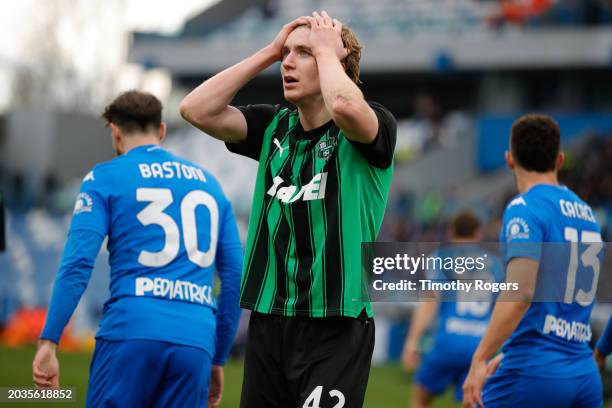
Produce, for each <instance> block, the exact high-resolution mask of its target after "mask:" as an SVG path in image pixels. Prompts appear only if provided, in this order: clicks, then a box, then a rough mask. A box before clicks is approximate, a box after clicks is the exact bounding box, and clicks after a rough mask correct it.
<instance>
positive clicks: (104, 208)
mask: <svg viewBox="0 0 612 408" xmlns="http://www.w3.org/2000/svg"><path fill="white" fill-rule="evenodd" d="M104 175H105V174H103V172H102V171H101V170H100V169H99V168H98V167H96V168H94V169H93V170H92V171H90V172H89V173H88V174H87V176H85V178H84V179H83V182H82V183H81V189H80V191H79V195H78V196H77V200H76V203H75V205H74V212H73V216H72V224H71V225H70V230H71V231H76V230H80V229H86V230H89V231H95V232H97V233H98V234H100V235H102V236H106V232H107V231H108V225H109V210H108V203H107V201H108V200H107V194H106V193H105V191H106V190H107V189H108V188H109V185H108V184H109V183H108V180H105V181H102V180H101V179H102V178H103V177H104ZM107 178H108V177H107Z"/></svg>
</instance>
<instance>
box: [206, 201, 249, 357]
mask: <svg viewBox="0 0 612 408" xmlns="http://www.w3.org/2000/svg"><path fill="white" fill-rule="evenodd" d="M242 257H243V254H242V244H241V243H240V236H239V235H238V226H237V225H236V219H235V218H234V213H233V212H232V207H231V204H230V203H229V201H227V203H226V206H225V211H224V214H223V219H222V223H221V226H220V230H219V242H218V245H217V253H216V267H217V273H218V275H219V278H220V279H221V291H220V293H219V297H218V299H217V333H216V338H217V342H216V348H215V355H214V357H213V364H215V365H223V364H225V361H226V360H227V356H228V355H229V352H230V350H231V348H232V343H233V341H234V336H235V334H236V329H237V327H238V320H239V319H240V278H241V276H242Z"/></svg>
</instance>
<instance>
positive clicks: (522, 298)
mask: <svg viewBox="0 0 612 408" xmlns="http://www.w3.org/2000/svg"><path fill="white" fill-rule="evenodd" d="M534 295H535V288H532V287H529V286H527V285H518V289H517V290H516V300H518V301H519V302H521V303H524V304H531V302H532V301H533V297H534Z"/></svg>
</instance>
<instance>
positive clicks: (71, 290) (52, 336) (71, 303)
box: [40, 230, 104, 343]
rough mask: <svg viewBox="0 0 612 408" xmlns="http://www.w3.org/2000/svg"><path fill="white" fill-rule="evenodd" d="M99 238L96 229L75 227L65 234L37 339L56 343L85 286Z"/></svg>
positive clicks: (96, 252)
mask: <svg viewBox="0 0 612 408" xmlns="http://www.w3.org/2000/svg"><path fill="white" fill-rule="evenodd" d="M102 241H104V236H103V235H100V234H98V233H96V232H91V231H85V230H77V231H71V232H70V233H69V234H68V240H67V242H66V246H65V247H64V254H63V256H62V263H61V266H60V269H59V272H58V274H57V278H56V279H55V285H54V287H53V294H52V295H51V303H50V305H49V311H48V313H47V321H46V322H45V327H44V328H43V331H42V333H41V335H40V338H41V339H46V340H51V341H53V342H54V343H59V339H60V337H61V336H62V332H63V331H64V327H65V326H66V325H67V324H68V321H69V320H70V317H71V316H72V313H74V309H75V308H76V306H77V304H78V303H79V300H80V299H81V296H82V295H83V292H84V291H85V288H86V287H87V283H88V282H89V277H90V276H91V271H92V269H93V266H94V262H95V260H96V256H97V255H98V252H99V251H100V246H101V245H102Z"/></svg>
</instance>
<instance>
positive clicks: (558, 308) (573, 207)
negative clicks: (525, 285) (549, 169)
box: [500, 184, 602, 378]
mask: <svg viewBox="0 0 612 408" xmlns="http://www.w3.org/2000/svg"><path fill="white" fill-rule="evenodd" d="M500 241H501V242H502V243H507V246H506V251H505V256H504V258H505V261H506V262H509V261H510V260H511V259H512V258H513V257H528V258H532V259H535V260H537V261H539V269H538V283H537V287H536V292H535V293H536V294H535V297H536V299H534V301H533V302H532V304H531V306H530V307H529V309H528V310H527V312H526V314H525V316H524V317H523V319H522V320H521V322H520V323H519V325H518V327H517V328H516V330H515V331H514V333H513V334H512V336H511V337H510V338H509V339H508V341H507V342H506V343H505V344H504V347H503V352H504V358H503V360H502V366H501V367H502V368H504V369H505V370H516V371H519V372H522V373H524V374H525V375H529V376H532V377H549V378H551V377H552V378H568V377H571V376H580V375H584V374H587V373H590V372H592V371H593V370H596V367H595V364H594V361H593V358H592V357H591V350H590V348H589V345H588V343H589V341H590V340H591V328H590V325H589V320H590V315H591V310H592V308H593V299H594V295H595V290H596V285H597V276H598V274H599V264H600V263H599V262H600V260H601V256H602V253H601V250H602V245H601V244H600V243H601V233H600V229H599V226H598V225H597V222H596V220H595V218H594V216H593V212H592V210H591V208H590V207H589V206H588V205H587V204H586V203H585V202H584V201H582V200H581V199H580V198H579V197H578V196H577V195H576V194H574V193H573V192H572V191H571V190H569V189H568V188H566V187H563V186H554V185H546V184H539V185H536V186H534V187H532V188H531V189H530V190H529V191H527V192H526V193H524V194H521V195H519V196H517V197H516V198H514V199H513V200H512V201H511V202H510V203H509V204H508V206H507V207H506V210H505V212H504V222H503V227H502V230H501V236H500ZM571 242H574V243H575V244H570V243H571ZM542 243H566V244H563V245H559V244H557V245H554V244H552V245H551V244H548V245H542ZM578 243H596V244H587V245H582V244H580V245H579V244H578ZM554 293H557V294H558V296H557V297H555V298H554V300H555V301H547V302H542V301H538V299H537V297H540V300H542V299H544V300H553V298H552V295H553V294H554Z"/></svg>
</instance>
